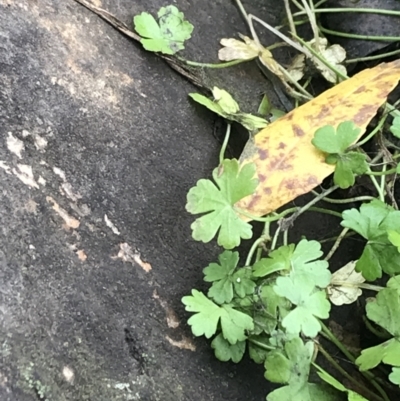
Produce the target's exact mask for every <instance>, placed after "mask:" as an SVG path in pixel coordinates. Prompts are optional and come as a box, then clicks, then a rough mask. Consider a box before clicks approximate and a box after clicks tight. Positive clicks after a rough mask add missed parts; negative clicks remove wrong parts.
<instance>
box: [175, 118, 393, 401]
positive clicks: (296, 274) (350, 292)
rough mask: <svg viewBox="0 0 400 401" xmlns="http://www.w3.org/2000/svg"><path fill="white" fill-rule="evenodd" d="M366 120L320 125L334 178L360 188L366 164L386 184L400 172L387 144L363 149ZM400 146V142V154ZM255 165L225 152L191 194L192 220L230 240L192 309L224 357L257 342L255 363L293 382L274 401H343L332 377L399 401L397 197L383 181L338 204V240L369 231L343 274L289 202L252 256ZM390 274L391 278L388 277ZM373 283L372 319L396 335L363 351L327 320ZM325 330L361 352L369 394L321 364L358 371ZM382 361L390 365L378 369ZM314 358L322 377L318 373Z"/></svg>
mask: <svg viewBox="0 0 400 401" xmlns="http://www.w3.org/2000/svg"><path fill="white" fill-rule="evenodd" d="M393 126H394V127H396V122H394V125H392V126H391V127H390V128H389V130H390V131H392V132H393ZM358 131H359V130H358V129H357V127H356V126H355V124H354V123H352V122H351V121H344V122H342V123H340V124H339V125H338V127H337V129H334V128H333V127H332V126H326V127H323V128H321V129H319V130H317V131H316V132H315V135H314V140H313V144H314V146H316V147H317V148H318V149H320V150H322V151H324V152H325V153H326V155H327V156H326V163H329V164H334V165H335V173H334V176H333V184H334V186H333V188H338V187H341V188H349V187H351V186H352V185H354V184H355V182H356V180H357V178H358V177H360V176H362V175H364V176H365V177H369V178H370V179H371V178H372V179H374V180H375V176H374V175H372V174H378V173H379V174H380V176H379V177H380V180H383V181H382V182H385V183H386V184H388V183H389V182H390V181H393V180H395V174H396V172H397V170H398V167H397V166H396V167H394V168H392V167H391V165H390V166H389V167H388V164H390V163H387V162H385V161H384V159H383V155H381V157H380V158H379V159H377V158H376V159H375V161H374V163H371V160H369V158H368V156H367V155H366V154H365V153H364V152H363V151H362V149H359V148H357V147H356V146H352V147H351V150H349V149H348V148H349V146H350V144H351V143H353V142H354V140H355V138H356V137H357V135H358ZM394 131H396V130H394ZM397 156H398V154H397V152H395V153H394V154H393V155H392V157H393V160H395V159H396V158H397ZM378 162H379V163H378ZM377 165H378V166H379V167H376V166H377ZM255 176H256V174H255V165H253V164H251V163H249V164H246V165H244V166H242V167H240V165H239V162H238V161H237V160H235V159H223V160H222V161H221V163H220V164H219V166H218V167H216V169H215V170H214V172H213V179H212V180H211V179H201V180H199V181H198V182H197V184H196V186H195V187H193V188H192V189H191V190H190V191H189V193H188V196H187V205H186V209H187V210H188V212H190V213H191V214H194V215H200V217H197V219H196V220H195V221H194V223H193V224H192V230H193V238H194V239H195V240H199V241H203V242H209V241H211V240H212V239H213V238H216V239H217V242H218V245H219V246H221V248H222V250H221V254H220V255H219V257H218V261H216V262H212V263H210V264H209V265H208V266H207V267H205V268H204V270H203V273H204V280H205V281H206V282H207V283H209V284H210V287H209V290H208V292H207V293H206V294H204V293H202V292H200V291H198V290H195V289H194V290H193V291H192V293H191V295H188V296H185V297H184V298H183V299H182V302H183V303H184V304H185V306H186V310H187V311H188V312H191V313H193V315H192V316H191V317H190V318H189V320H188V323H189V325H190V326H191V328H192V332H193V334H194V335H195V336H205V337H206V338H210V339H212V342H211V346H212V348H213V350H214V353H215V356H216V357H217V358H218V359H219V360H221V361H229V360H231V361H233V362H236V363H237V362H239V361H240V360H241V359H242V358H243V356H244V354H245V353H246V352H247V353H248V355H249V356H250V358H251V359H253V360H254V362H256V363H258V364H263V365H264V367H265V377H266V379H267V380H269V381H271V382H273V383H279V384H282V387H280V388H278V389H277V390H274V391H273V392H271V393H270V394H269V395H268V396H267V400H268V401H283V400H289V399H291V400H295V401H308V400H310V401H311V400H320V401H330V400H336V399H337V398H336V397H337V394H336V395H335V392H332V391H331V390H330V389H328V388H327V385H330V387H334V388H335V389H336V390H337V391H341V392H345V393H346V394H347V395H348V399H349V400H371V401H372V400H389V397H388V395H387V393H386V390H385V389H386V388H390V387H391V385H397V386H398V385H400V380H399V378H400V253H399V251H400V211H399V210H397V205H389V204H388V203H386V202H385V201H386V199H387V193H386V189H385V188H386V186H383V187H382V186H381V185H380V183H378V185H377V187H376V194H375V196H374V197H373V199H372V200H368V201H366V202H360V203H359V206H357V207H352V208H349V209H346V210H344V211H343V212H342V213H341V214H339V215H338V218H339V223H340V225H341V226H342V227H343V231H345V235H342V236H340V235H339V236H338V238H337V239H336V241H335V244H334V251H335V250H337V249H339V248H340V246H346V245H345V243H344V242H343V241H344V239H345V238H346V237H347V236H349V235H352V234H358V235H360V236H361V237H363V238H364V239H365V246H364V249H363V251H362V253H361V254H360V255H358V259H357V260H356V261H349V264H347V265H346V266H344V267H343V268H341V269H339V270H338V271H336V272H335V273H334V274H332V272H331V270H330V266H329V259H330V257H331V256H332V252H330V253H329V257H327V256H325V257H324V255H323V252H322V250H321V243H320V242H318V241H317V240H316V239H308V238H304V239H301V240H300V241H299V242H297V243H291V242H290V241H289V236H288V231H289V230H290V226H288V225H286V226H285V227H286V228H285V229H284V230H282V224H281V223H282V222H283V220H284V219H287V218H290V216H291V215H293V214H294V213H296V210H293V209H292V208H291V209H286V210H287V211H288V213H285V210H283V211H281V212H280V213H279V214H278V213H271V214H270V215H267V216H264V217H262V218H258V220H262V224H264V230H263V233H262V235H261V237H259V238H253V239H252V240H253V246H250V251H249V254H248V255H246V256H242V257H241V255H239V253H238V251H235V250H233V249H234V248H235V247H237V246H238V245H239V244H240V243H241V241H242V240H248V239H250V238H251V237H252V225H251V224H250V223H249V222H248V221H247V220H248V216H246V215H244V214H242V213H241V210H240V209H238V208H236V207H235V203H237V202H238V201H239V200H240V199H242V198H243V197H246V196H248V195H249V194H251V193H252V192H253V191H254V190H255V188H256V186H257V180H256V179H255V178H254V177H255ZM375 183H376V180H375V181H372V184H373V185H374V184H375ZM382 188H383V189H382ZM272 196H273V195H272ZM323 199H324V198H322V199H321V200H323ZM368 199H369V198H368ZM338 201H343V203H344V202H346V201H347V200H346V199H343V200H338ZM350 201H351V202H352V203H354V202H357V201H358V199H357V198H355V199H351V200H350ZM344 204H345V203H344ZM306 209H307V205H306ZM310 209H312V208H311V207H310ZM321 210H322V209H321ZM321 210H319V212H320V211H321ZM307 213H312V210H307ZM274 222H278V224H275V225H274V224H273V223H274ZM293 222H294V221H293ZM273 226H274V227H275V228H274V229H275V232H274V233H272V232H271V228H272V227H273ZM282 231H283V232H282ZM282 234H283V235H282ZM304 235H306V236H307V233H306V232H305V233H304ZM279 238H282V239H281V241H280V240H279ZM355 256H357V255H355ZM244 261H245V262H244ZM381 278H384V279H385V280H384V282H383V285H378V284H377V280H378V279H381ZM379 284H382V282H381V281H380V282H379ZM362 290H370V291H374V293H375V295H374V296H373V297H372V298H370V299H369V302H368V303H367V306H366V319H367V320H368V322H369V324H370V325H371V326H373V327H377V328H378V330H379V331H380V332H382V333H384V334H385V336H386V337H385V341H382V342H381V343H380V344H378V345H376V346H374V347H370V348H366V349H364V350H361V352H360V354H359V355H355V356H353V355H352V354H351V353H350V351H348V350H346V346H345V345H344V344H342V343H341V342H340V341H339V340H338V339H337V338H335V336H334V334H333V333H332V332H331V331H330V330H329V328H328V325H327V324H326V323H325V322H326V321H327V319H329V317H330V315H331V313H332V309H333V305H334V307H335V308H336V307H338V306H340V305H342V304H349V303H351V302H355V301H356V300H357V298H358V297H359V296H360V295H361V294H362ZM321 338H327V339H328V340H329V339H330V340H333V343H334V345H335V346H338V347H339V350H340V351H341V352H343V354H344V356H346V357H350V358H349V359H350V362H355V365H356V367H357V368H358V370H359V372H360V373H361V374H362V375H364V378H365V379H364V380H361V381H359V380H357V387H356V388H357V389H361V391H360V392H361V393H362V395H361V394H358V393H356V392H355V391H353V390H352V389H351V388H345V387H344V386H343V385H342V384H340V383H339V382H337V381H336V380H335V379H334V378H333V376H332V375H331V374H330V373H328V372H327V371H325V370H324V369H323V368H322V367H321V364H320V362H319V361H320V360H321V359H322V358H325V359H327V361H328V362H329V363H330V364H331V366H332V367H333V368H334V369H336V370H338V373H339V374H341V375H342V376H344V377H346V378H348V379H349V378H351V382H353V383H354V381H355V379H354V378H353V376H352V375H351V373H349V372H347V371H346V370H345V369H344V368H343V367H342V366H341V365H339V364H338V363H337V362H336V361H335V360H334V358H333V357H332V356H331V355H330V354H329V353H328V351H326V349H325V345H324V344H323V342H321V341H320V339H321ZM377 366H382V367H383V369H382V371H380V372H379V373H378V372H375V371H373V372H372V369H374V368H376V367H377ZM311 369H314V370H315V371H316V373H317V375H318V376H319V378H320V379H321V380H319V381H318V382H314V381H310V379H309V378H310V370H311ZM382 372H383V373H382Z"/></svg>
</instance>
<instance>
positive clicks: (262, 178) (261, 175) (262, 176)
mask: <svg viewBox="0 0 400 401" xmlns="http://www.w3.org/2000/svg"><path fill="white" fill-rule="evenodd" d="M258 179H259V180H260V182H264V181H265V180H266V179H267V177H266V176H265V175H264V174H258Z"/></svg>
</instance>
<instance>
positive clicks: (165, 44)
mask: <svg viewBox="0 0 400 401" xmlns="http://www.w3.org/2000/svg"><path fill="white" fill-rule="evenodd" d="M133 23H134V27H135V30H136V32H137V33H138V34H139V35H140V36H141V37H142V39H141V41H140V42H141V43H142V45H143V47H144V48H145V49H146V50H148V51H152V52H161V53H164V54H175V53H176V52H178V51H179V50H182V49H184V47H185V46H184V42H185V41H186V40H187V39H190V37H191V34H192V31H193V25H192V24H191V23H190V22H189V21H187V20H186V19H185V17H184V15H183V13H182V12H180V11H179V10H178V8H176V7H175V6H172V5H170V6H167V7H162V8H161V9H160V10H159V11H158V22H157V21H156V20H155V18H154V17H153V16H152V15H151V14H149V13H146V12H143V13H141V14H139V15H136V16H135V17H134V18H133Z"/></svg>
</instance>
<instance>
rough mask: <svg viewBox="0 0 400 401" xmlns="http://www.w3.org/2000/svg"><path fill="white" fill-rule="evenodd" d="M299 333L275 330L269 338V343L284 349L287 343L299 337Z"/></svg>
mask: <svg viewBox="0 0 400 401" xmlns="http://www.w3.org/2000/svg"><path fill="white" fill-rule="evenodd" d="M298 337H299V336H298V334H293V333H287V332H286V331H283V330H280V329H278V330H274V331H273V332H272V333H271V337H270V338H269V343H270V344H271V345H272V346H273V347H275V348H277V349H282V350H283V349H284V348H285V344H286V343H287V342H289V341H292V340H293V339H294V338H298Z"/></svg>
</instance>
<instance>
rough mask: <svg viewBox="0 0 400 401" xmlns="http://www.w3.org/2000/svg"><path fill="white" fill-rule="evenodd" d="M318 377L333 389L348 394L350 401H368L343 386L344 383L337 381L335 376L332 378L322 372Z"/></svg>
mask: <svg viewBox="0 0 400 401" xmlns="http://www.w3.org/2000/svg"><path fill="white" fill-rule="evenodd" d="M317 374H318V376H319V377H320V378H321V379H322V380H323V381H324V382H325V383H328V384H329V385H331V386H332V387H333V388H335V389H336V390H339V391H341V392H344V393H347V394H348V396H347V397H348V400H349V401H368V400H367V399H366V398H364V397H363V396H362V395H360V394H358V393H356V392H355V391H353V390H349V389H347V388H346V387H345V386H343V384H342V383H340V382H339V381H337V380H336V379H335V378H334V377H333V376H331V375H330V374H329V373H327V372H325V371H323V370H320V371H319V372H317Z"/></svg>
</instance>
